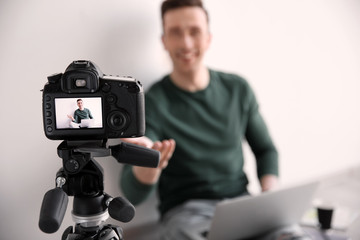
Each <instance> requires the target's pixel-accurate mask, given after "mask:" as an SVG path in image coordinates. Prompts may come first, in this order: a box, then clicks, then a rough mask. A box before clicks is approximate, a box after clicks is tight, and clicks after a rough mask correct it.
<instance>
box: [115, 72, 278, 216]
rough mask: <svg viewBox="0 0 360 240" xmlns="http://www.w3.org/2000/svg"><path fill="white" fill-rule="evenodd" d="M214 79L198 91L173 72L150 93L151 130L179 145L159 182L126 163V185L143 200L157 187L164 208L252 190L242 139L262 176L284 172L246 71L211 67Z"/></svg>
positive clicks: (134, 199)
mask: <svg viewBox="0 0 360 240" xmlns="http://www.w3.org/2000/svg"><path fill="white" fill-rule="evenodd" d="M209 72H210V83H209V85H208V87H207V88H206V89H204V90H201V91H198V92H195V93H192V92H187V91H184V90H182V89H179V88H178V87H176V86H175V85H174V84H173V83H172V81H171V80H170V77H169V76H165V77H164V78H163V79H162V80H161V81H159V82H157V83H155V84H154V85H153V86H152V87H151V88H150V89H149V91H148V92H147V93H146V99H145V103H146V134H145V135H146V136H147V137H149V138H150V139H152V140H153V141H155V140H162V139H170V138H173V139H174V140H175V141H176V149H175V152H174V154H173V157H172V158H171V159H170V161H169V164H168V166H167V167H166V168H165V169H164V170H163V172H162V174H161V177H160V179H159V182H158V183H157V184H154V185H145V184H141V183H140V182H139V181H137V179H136V178H135V177H134V175H133V173H132V171H131V166H124V169H123V173H122V177H121V186H122V190H123V192H124V194H125V196H126V197H127V198H128V199H129V200H130V201H131V202H132V203H133V204H139V203H141V202H142V201H143V200H145V199H146V198H147V196H148V195H149V194H150V193H151V192H152V191H153V190H154V189H155V188H156V187H157V188H158V193H159V200H160V206H159V209H160V212H161V214H164V213H165V212H166V211H167V210H169V209H171V208H173V207H175V206H176V205H178V204H181V203H183V202H184V201H186V200H189V199H222V198H229V197H235V196H238V195H240V194H242V193H244V192H245V191H246V188H247V184H248V180H247V177H246V175H245V173H244V171H243V166H244V158H243V149H242V143H243V140H247V142H248V143H249V145H250V147H251V149H252V151H253V152H254V155H255V157H256V163H257V173H258V177H259V178H261V176H263V175H265V174H274V175H278V154H277V151H276V148H275V146H274V144H273V142H272V140H271V138H270V135H269V132H268V130H267V127H266V125H265V123H264V121H263V118H262V117H261V115H260V113H259V111H258V103H257V101H256V98H255V95H254V93H253V91H252V90H251V88H250V86H249V85H248V83H247V82H246V81H245V80H244V79H243V78H241V77H239V76H237V75H233V74H226V73H222V72H216V71H213V70H209Z"/></svg>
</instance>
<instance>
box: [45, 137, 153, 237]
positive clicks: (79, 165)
mask: <svg viewBox="0 0 360 240" xmlns="http://www.w3.org/2000/svg"><path fill="white" fill-rule="evenodd" d="M106 143H107V140H103V141H97V140H94V141H63V142H62V143H61V144H60V145H59V146H58V148H57V152H58V155H59V157H61V158H62V159H63V167H62V168H60V170H59V171H58V172H57V174H56V187H55V188H54V189H52V190H49V191H48V192H47V193H46V194H45V195H44V199H43V202H42V206H41V210H40V219H39V227H40V229H41V230H42V231H43V232H45V233H54V232H56V231H57V230H58V229H59V227H60V225H61V223H62V220H63V218H64V215H65V212H66V207H67V204H68V196H74V199H73V211H72V217H73V220H74V222H75V229H74V228H73V227H72V226H69V227H68V228H67V229H66V230H65V231H64V233H63V235H62V240H123V239H124V238H123V231H122V229H121V228H120V227H119V226H115V225H110V224H104V223H105V221H106V220H107V219H108V218H109V215H110V216H111V217H112V218H114V219H116V220H118V221H121V222H129V221H131V220H132V218H133V217H134V215H135V208H134V206H133V205H132V204H131V203H130V202H129V201H128V200H127V199H125V198H122V197H116V198H112V197H111V196H110V195H108V194H106V193H104V184H103V181H104V179H103V169H102V167H101V166H100V165H99V164H98V163H97V162H96V161H95V160H94V157H105V156H113V157H114V158H115V159H116V160H117V161H118V162H120V163H127V164H131V165H137V166H144V167H154V168H155V167H157V165H158V163H159V152H157V151H155V150H152V149H148V148H144V147H141V146H137V145H134V144H129V143H124V142H122V143H121V144H119V145H115V146H109V147H108V146H106Z"/></svg>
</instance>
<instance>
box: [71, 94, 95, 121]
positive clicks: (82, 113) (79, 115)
mask: <svg viewBox="0 0 360 240" xmlns="http://www.w3.org/2000/svg"><path fill="white" fill-rule="evenodd" d="M76 104H77V105H78V107H79V108H78V109H76V110H75V112H74V116H71V115H67V116H68V118H70V119H71V121H72V122H74V123H81V120H82V119H93V116H92V114H91V111H90V110H89V109H88V108H84V103H83V100H82V99H81V98H79V99H78V100H76Z"/></svg>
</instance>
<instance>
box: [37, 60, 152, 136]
mask: <svg viewBox="0 0 360 240" xmlns="http://www.w3.org/2000/svg"><path fill="white" fill-rule="evenodd" d="M144 110H145V109H144V92H143V88H142V85H141V83H140V82H139V81H137V80H136V79H134V78H132V77H119V76H111V75H104V74H103V73H102V72H101V70H100V69H99V68H98V66H96V65H95V64H94V63H93V62H91V61H86V60H78V61H73V62H72V63H71V64H70V65H69V66H68V67H67V68H66V70H65V72H64V73H58V74H54V75H51V76H49V77H48V82H47V83H46V84H45V86H44V89H43V122H44V131H45V135H46V137H47V138H49V139H51V140H69V141H76V140H98V139H99V140H100V139H108V138H119V137H139V136H143V135H144V133H145V113H144V112H145V111H144Z"/></svg>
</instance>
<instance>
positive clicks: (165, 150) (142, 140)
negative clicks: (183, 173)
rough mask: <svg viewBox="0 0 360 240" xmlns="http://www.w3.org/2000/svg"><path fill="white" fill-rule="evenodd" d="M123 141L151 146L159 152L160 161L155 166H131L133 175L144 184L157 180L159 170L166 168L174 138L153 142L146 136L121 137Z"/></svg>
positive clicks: (171, 152)
mask: <svg viewBox="0 0 360 240" xmlns="http://www.w3.org/2000/svg"><path fill="white" fill-rule="evenodd" d="M121 140H122V141H124V142H129V143H133V144H137V145H140V146H143V147H147V148H152V149H154V150H157V151H159V152H160V161H159V166H158V167H157V168H146V167H138V166H133V167H132V169H133V173H134V175H135V177H136V178H137V179H138V180H139V181H140V182H142V183H144V184H154V183H156V182H157V181H158V179H159V177H160V174H161V171H162V170H163V169H164V168H166V166H167V165H168V162H169V160H170V158H171V157H172V154H173V153H174V150H175V145H176V144H175V140H174V139H169V140H163V141H161V142H160V141H156V142H155V143H154V142H153V141H151V140H150V139H149V138H147V137H145V136H144V137H139V138H123V139H121Z"/></svg>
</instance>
